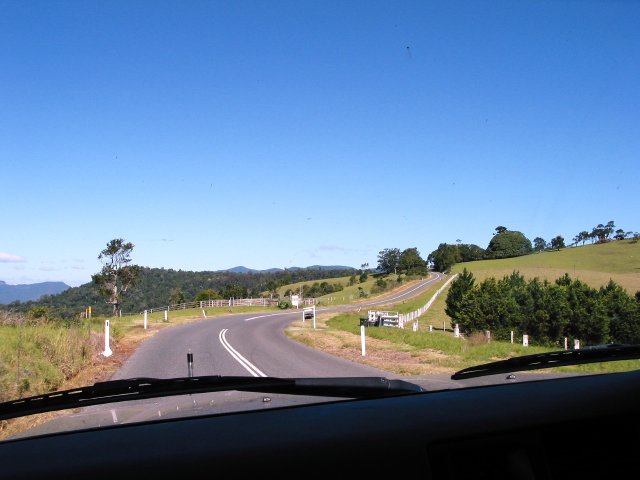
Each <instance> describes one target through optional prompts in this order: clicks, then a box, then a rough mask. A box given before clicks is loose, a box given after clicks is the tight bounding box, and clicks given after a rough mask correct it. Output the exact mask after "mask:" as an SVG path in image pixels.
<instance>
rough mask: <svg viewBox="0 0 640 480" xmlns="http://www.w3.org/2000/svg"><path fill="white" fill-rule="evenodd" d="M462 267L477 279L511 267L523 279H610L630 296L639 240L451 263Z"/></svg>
mask: <svg viewBox="0 0 640 480" xmlns="http://www.w3.org/2000/svg"><path fill="white" fill-rule="evenodd" d="M463 268H466V269H467V270H469V271H471V272H473V274H474V276H475V277H476V278H477V280H483V279H485V278H487V277H490V276H495V277H497V278H500V277H502V276H504V275H509V274H510V273H511V272H513V271H514V270H517V271H519V272H520V273H521V274H522V275H524V276H525V277H527V278H533V277H539V278H546V279H547V280H549V281H553V280H555V279H557V278H559V277H561V276H562V275H564V274H565V273H568V274H569V275H570V276H571V277H572V278H578V279H580V280H582V281H584V282H585V283H587V284H589V285H590V286H592V287H595V288H598V287H600V286H603V285H606V284H607V283H608V282H609V280H610V279H611V280H613V281H615V282H616V283H618V284H619V285H620V286H622V287H623V288H625V289H626V290H627V292H628V293H629V294H632V295H633V294H634V293H635V292H636V291H638V290H640V242H638V243H632V242H631V241H630V240H620V241H612V242H608V243H604V244H595V245H585V246H580V247H575V248H564V249H562V250H560V251H551V252H542V253H534V254H531V255H525V256H522V257H514V258H504V259H499V260H481V261H476V262H465V263H459V264H457V265H455V266H454V268H453V271H454V272H461V271H462V269H463Z"/></svg>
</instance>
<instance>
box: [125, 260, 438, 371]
mask: <svg viewBox="0 0 640 480" xmlns="http://www.w3.org/2000/svg"><path fill="white" fill-rule="evenodd" d="M442 278H443V276H442V275H441V274H439V273H434V274H432V275H431V276H430V277H429V278H428V279H425V280H422V281H420V282H418V283H417V284H415V285H413V286H411V287H410V288H407V289H406V290H405V291H403V292H400V293H396V294H392V295H387V296H385V297H384V298H383V299H377V300H369V301H365V302H362V303H359V304H357V305H348V306H347V305H345V306H338V307H331V308H324V309H318V313H321V312H329V311H330V312H341V311H353V310H357V309H367V308H369V307H373V306H375V305H384V304H388V303H390V302H398V301H401V300H404V299H407V298H411V297H413V296H416V295H419V294H420V293H422V292H423V291H424V290H426V289H427V288H428V287H429V286H431V285H432V284H433V283H436V282H438V281H440V280H442ZM301 316H302V311H301V310H294V311H288V312H283V313H270V314H253V315H251V314H244V315H229V316H225V317H218V318H212V319H209V320H200V321H197V322H194V323H189V324H185V325H181V326H176V327H172V328H169V329H166V330H163V331H161V332H159V333H157V334H156V335H155V336H154V337H152V338H151V339H149V340H147V341H146V342H144V343H143V344H142V345H141V346H140V347H139V348H138V350H137V351H136V352H135V353H134V354H133V355H132V356H131V357H130V358H129V359H128V360H127V362H125V364H124V365H123V366H122V368H121V369H120V370H119V371H118V372H117V373H116V374H115V376H114V377H113V378H114V379H122V378H134V377H156V378H170V377H181V376H187V352H188V351H189V350H190V351H191V352H192V353H193V359H194V365H193V373H194V375H252V376H271V377H333V376H377V375H386V376H389V375H390V373H389V372H385V371H382V370H377V369H374V368H372V367H368V366H366V365H361V364H357V363H354V362H351V361H348V360H344V359H341V358H338V357H334V356H332V355H328V354H326V353H324V352H320V351H317V350H314V349H312V348H309V347H306V346H304V345H302V344H300V343H298V342H295V341H293V340H290V339H289V338H287V337H286V335H285V334H284V329H285V328H286V327H287V325H289V324H290V323H291V322H292V321H294V320H296V319H300V318H301Z"/></svg>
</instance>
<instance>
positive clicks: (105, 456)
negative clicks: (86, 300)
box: [0, 371, 640, 479]
mask: <svg viewBox="0 0 640 480" xmlns="http://www.w3.org/2000/svg"><path fill="white" fill-rule="evenodd" d="M638 400H640V372H638V371H633V372H624V373H612V374H601V375H580V376H567V377H562V378H553V379H549V380H541V381H520V380H518V381H516V382H512V383H502V384H499V385H484V386H473V387H467V388H456V389H450V390H442V391H435V392H426V393H414V394H407V395H400V396H394V397H386V398H374V399H366V400H357V399H356V400H342V401H332V402H329V403H318V404H312V405H298V406H293V407H279V408H273V409H267V410H261V411H248V412H233V413H225V414H215V415H208V416H204V417H191V418H180V419H170V420H158V421H153V422H145V423H139V424H130V425H120V426H110V427H102V428H98V429H88V430H83V431H76V432H66V433H60V434H52V435H45V436H39V437H32V438H23V439H16V440H8V441H5V442H3V443H0V465H2V467H1V469H0V476H2V477H3V478H12V479H22V478H47V479H52V478H92V479H94V478H158V477H159V478H178V477H181V478H188V477H189V476H193V477H196V476H198V477H199V476H200V475H204V477H205V478H208V477H213V478H249V477H253V478H256V477H257V478H260V477H262V478H298V479H301V478H348V477H355V478H394V477H402V476H406V477H410V478H423V479H463V478H465V479H466V478H505V479H506V478H509V479H555V478H557V479H561V478H562V479H566V478H610V477H629V478H633V477H638V474H640V467H639V466H638V463H637V461H636V459H635V455H634V454H635V451H636V450H637V447H638V445H639V436H640V428H639V427H640V424H639V412H640V403H639V402H638Z"/></svg>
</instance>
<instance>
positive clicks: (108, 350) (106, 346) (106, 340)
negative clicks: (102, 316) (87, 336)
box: [102, 320, 113, 357]
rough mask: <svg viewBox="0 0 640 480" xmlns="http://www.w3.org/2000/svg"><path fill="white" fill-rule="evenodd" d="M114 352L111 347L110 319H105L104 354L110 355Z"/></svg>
mask: <svg viewBox="0 0 640 480" xmlns="http://www.w3.org/2000/svg"><path fill="white" fill-rule="evenodd" d="M112 353H113V352H112V351H111V348H109V320H105V321H104V352H102V355H104V356H105V357H110V356H111V354H112Z"/></svg>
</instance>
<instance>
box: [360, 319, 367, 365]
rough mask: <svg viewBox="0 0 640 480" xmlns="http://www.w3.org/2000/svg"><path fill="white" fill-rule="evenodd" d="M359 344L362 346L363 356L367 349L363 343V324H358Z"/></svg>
mask: <svg viewBox="0 0 640 480" xmlns="http://www.w3.org/2000/svg"><path fill="white" fill-rule="evenodd" d="M360 345H361V347H362V356H363V357H364V356H365V355H366V353H367V350H366V347H365V344H364V325H360Z"/></svg>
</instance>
